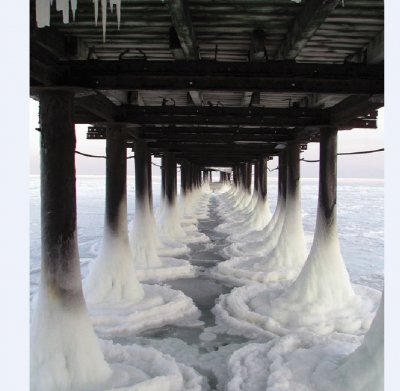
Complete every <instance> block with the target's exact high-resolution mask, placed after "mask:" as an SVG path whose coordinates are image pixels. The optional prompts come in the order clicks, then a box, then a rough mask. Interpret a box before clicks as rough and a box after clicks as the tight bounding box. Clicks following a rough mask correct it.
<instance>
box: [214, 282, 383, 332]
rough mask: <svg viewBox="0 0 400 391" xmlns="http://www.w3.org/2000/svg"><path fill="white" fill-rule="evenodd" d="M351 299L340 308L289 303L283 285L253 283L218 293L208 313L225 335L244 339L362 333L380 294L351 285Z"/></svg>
mask: <svg viewBox="0 0 400 391" xmlns="http://www.w3.org/2000/svg"><path fill="white" fill-rule="evenodd" d="M353 289H354V292H355V296H354V298H353V299H352V300H351V301H349V302H347V303H346V304H345V305H343V306H342V307H340V308H336V309H331V308H329V309H327V310H326V311H324V310H323V308H322V307H320V306H317V305H316V306H314V307H313V306H312V304H311V305H310V306H309V307H307V308H304V307H301V306H299V307H298V308H296V307H295V306H290V303H288V302H286V301H285V298H284V295H283V293H284V292H285V288H282V287H277V286H274V287H271V286H266V285H265V284H258V283H254V284H251V285H246V286H242V287H239V288H235V289H233V290H232V291H231V292H230V293H229V294H226V295H221V296H220V297H219V299H218V301H217V304H216V305H215V307H214V308H213V310H212V312H213V313H214V315H215V318H216V323H217V325H218V326H220V327H222V328H223V329H224V330H225V331H226V332H227V333H228V334H233V335H242V336H245V337H247V338H258V337H264V338H265V337H268V338H269V337H273V336H277V335H278V336H283V335H286V334H289V333H291V332H302V331H308V332H313V333H315V334H321V335H324V334H328V333H332V332H334V331H338V332H342V333H349V334H362V333H365V331H366V330H368V328H369V327H370V324H371V321H372V318H373V316H374V314H375V312H376V310H377V308H378V304H379V299H380V297H381V293H380V292H379V291H377V290H375V289H372V288H368V287H366V286H361V285H355V284H354V285H353Z"/></svg>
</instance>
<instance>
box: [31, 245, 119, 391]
mask: <svg viewBox="0 0 400 391" xmlns="http://www.w3.org/2000/svg"><path fill="white" fill-rule="evenodd" d="M72 257H75V260H74V262H71V263H74V267H73V268H72V269H71V270H70V273H67V274H66V275H65V276H61V277H60V276H59V281H58V286H57V285H54V284H53V283H52V279H51V272H50V271H49V270H48V269H46V266H45V265H42V274H41V282H40V287H39V295H38V299H37V303H36V304H37V305H36V307H35V308H34V312H33V316H32V322H31V351H30V358H31V359H30V362H31V390H33V391H36V390H37V391H54V390H65V391H66V390H83V389H85V390H86V389H91V388H92V387H96V388H97V386H98V385H99V384H101V383H103V382H104V381H106V380H107V378H108V377H109V376H110V375H111V370H110V368H109V366H108V365H107V363H106V362H105V361H104V358H103V355H102V352H101V350H100V348H99V346H98V341H97V338H96V336H95V333H94V331H93V328H92V324H91V321H90V319H89V315H88V313H87V309H86V305H85V301H84V298H83V295H82V288H81V280H80V270H79V261H77V258H76V257H79V255H78V254H77V252H75V253H74V252H73V253H72Z"/></svg>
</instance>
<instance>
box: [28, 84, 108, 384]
mask: <svg viewBox="0 0 400 391" xmlns="http://www.w3.org/2000/svg"><path fill="white" fill-rule="evenodd" d="M39 99H40V114H39V115H40V126H41V137H40V159H41V166H40V172H41V175H40V186H41V189H40V191H41V238H42V240H41V246H42V251H41V279H40V280H41V281H40V286H39V295H38V300H37V306H36V308H35V309H34V312H33V316H32V321H31V333H30V335H31V346H30V367H31V368H30V371H31V373H30V375H31V378H30V379H31V389H32V390H41V391H50V390H56V389H61V388H62V389H89V388H90V389H92V388H93V389H101V388H103V387H102V386H101V385H102V383H104V382H105V381H106V380H107V378H108V377H109V376H110V375H111V369H110V368H109V366H108V365H107V363H106V362H105V361H104V358H103V354H102V352H101V350H100V348H99V345H98V341H97V337H96V335H95V333H94V330H93V327H92V324H91V321H90V318H89V315H88V313H87V309H86V304H85V300H84V297H83V293H82V284H81V273H80V262H79V252H78V243H77V229H76V188H75V130H74V122H73V117H72V115H73V93H71V92H66V91H61V90H59V91H56V90H52V91H43V92H41V94H40V97H39ZM71 347H73V349H71ZM54 357H62V359H63V360H64V362H65V363H68V365H61V366H60V362H59V360H54Z"/></svg>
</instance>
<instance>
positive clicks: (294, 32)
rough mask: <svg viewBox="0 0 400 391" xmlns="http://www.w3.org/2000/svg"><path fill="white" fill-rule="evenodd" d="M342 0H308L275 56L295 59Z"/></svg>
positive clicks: (281, 58)
mask: <svg viewBox="0 0 400 391" xmlns="http://www.w3.org/2000/svg"><path fill="white" fill-rule="evenodd" d="M339 2H340V0H307V1H306V2H305V3H303V4H304V5H303V8H302V10H301V11H300V13H299V15H298V16H297V17H296V18H295V20H294V21H293V24H292V26H291V27H290V29H289V31H288V33H287V34H286V36H285V39H284V40H283V42H282V43H281V45H280V47H279V49H278V51H277V53H276V55H275V58H276V59H278V60H283V59H295V58H296V57H297V55H298V54H299V53H300V52H301V50H302V49H303V47H304V46H305V45H306V44H307V42H308V41H309V40H310V39H311V37H312V36H313V35H314V33H315V32H316V30H317V29H318V28H319V27H320V26H321V24H322V23H323V22H324V20H325V19H326V17H327V16H329V14H330V13H331V12H332V11H333V10H334V9H335V8H336V6H337V5H338V4H339Z"/></svg>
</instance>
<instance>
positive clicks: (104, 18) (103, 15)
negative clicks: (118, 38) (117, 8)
mask: <svg viewBox="0 0 400 391" xmlns="http://www.w3.org/2000/svg"><path fill="white" fill-rule="evenodd" d="M101 21H102V26H103V42H105V41H106V25H107V0H101Z"/></svg>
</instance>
